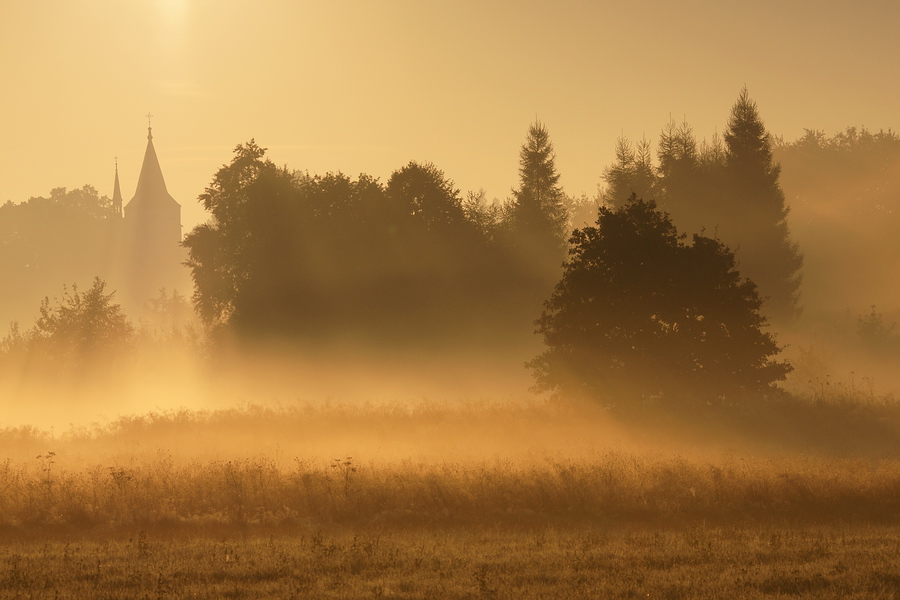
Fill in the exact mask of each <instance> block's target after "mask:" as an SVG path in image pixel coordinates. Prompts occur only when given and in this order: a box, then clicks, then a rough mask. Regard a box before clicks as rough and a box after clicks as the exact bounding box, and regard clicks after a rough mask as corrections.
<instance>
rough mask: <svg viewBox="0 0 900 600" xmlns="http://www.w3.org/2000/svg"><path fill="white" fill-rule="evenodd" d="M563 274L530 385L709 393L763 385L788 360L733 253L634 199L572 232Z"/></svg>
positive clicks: (624, 397) (622, 397) (643, 393)
mask: <svg viewBox="0 0 900 600" xmlns="http://www.w3.org/2000/svg"><path fill="white" fill-rule="evenodd" d="M570 244H571V246H570V249H569V256H568V259H567V261H566V263H565V266H564V272H563V276H562V279H561V280H560V281H559V283H558V284H557V285H556V288H555V290H554V292H553V294H552V296H551V297H550V299H549V300H548V301H547V302H546V303H545V309H544V311H543V313H542V315H541V317H540V319H539V320H538V321H537V332H538V333H540V334H542V335H543V338H544V342H545V344H546V345H547V349H546V350H545V351H544V352H543V353H542V354H541V355H539V356H538V357H536V358H535V359H533V360H532V361H531V362H530V363H529V366H530V367H531V369H532V370H533V374H534V376H535V379H536V388H537V389H538V390H541V391H555V392H557V393H559V394H561V395H572V396H587V397H591V398H595V399H601V400H603V401H605V402H608V403H611V404H616V403H624V402H627V401H628V400H635V399H637V398H645V399H646V398H648V397H662V398H663V399H664V400H672V399H673V398H685V397H687V398H692V399H700V400H703V401H709V400H714V399H720V398H723V397H725V398H732V399H733V398H736V397H738V396H740V395H743V394H748V393H758V392H763V391H765V390H766V389H768V388H769V387H770V386H771V385H772V384H773V383H774V382H776V381H779V380H781V379H783V378H784V376H785V375H786V374H787V373H788V372H789V371H790V366H789V365H788V364H786V363H783V362H777V361H775V360H773V357H774V356H775V355H776V354H778V353H779V351H780V348H779V347H778V345H777V344H776V342H775V340H774V338H773V337H772V336H771V335H770V334H768V333H765V332H763V331H762V328H763V326H764V325H765V322H766V321H765V318H764V317H763V316H762V315H761V314H760V312H759V308H760V300H759V297H758V296H757V293H756V286H755V285H754V284H753V283H752V282H751V281H750V280H748V279H742V278H741V276H740V274H739V273H738V271H737V270H736V269H735V260H734V255H733V254H732V252H731V251H730V250H729V249H728V248H727V247H725V246H724V245H723V244H722V243H720V242H718V241H717V240H714V239H710V238H708V237H704V236H700V235H694V237H693V243H692V244H690V245H688V244H686V243H685V236H684V235H679V234H678V232H677V230H676V228H675V226H674V225H673V223H672V221H671V219H670V218H669V216H668V214H666V213H663V212H661V211H659V210H658V209H657V208H656V204H655V202H653V201H644V200H640V199H637V198H636V197H634V196H633V197H632V198H631V199H630V200H629V201H628V202H627V203H626V204H625V205H624V206H622V207H620V208H618V209H615V210H613V209H610V208H608V207H602V208H601V209H600V211H599V216H598V218H597V222H596V226H594V227H585V228H583V229H579V230H576V231H575V233H574V234H573V236H572V238H571V240H570Z"/></svg>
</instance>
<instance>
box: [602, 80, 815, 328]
mask: <svg viewBox="0 0 900 600" xmlns="http://www.w3.org/2000/svg"><path fill="white" fill-rule="evenodd" d="M638 150H639V151H638V152H634V151H633V150H632V149H631V145H630V143H629V142H628V141H627V140H620V141H619V142H618V145H617V152H616V161H615V162H614V163H613V165H612V166H611V167H609V168H608V169H607V170H606V171H605V172H604V180H605V182H606V188H605V189H604V190H603V191H602V195H601V197H602V198H603V199H604V200H605V202H606V203H607V204H608V205H611V206H614V207H616V206H621V205H622V203H623V202H624V199H625V198H626V197H627V196H626V194H629V193H631V192H635V193H637V194H638V195H639V196H640V195H641V194H643V197H645V198H655V199H657V200H658V201H659V204H660V206H661V207H662V208H663V209H664V210H665V211H666V212H668V213H669V214H670V215H671V216H672V219H673V220H674V222H675V223H676V224H677V225H678V227H679V228H680V229H681V230H682V231H686V232H690V233H700V234H706V233H707V232H708V233H710V234H712V235H713V236H714V237H716V238H717V239H721V240H722V241H723V242H724V243H726V244H727V245H728V246H729V247H731V248H734V249H735V253H736V256H737V261H738V263H739V264H740V266H741V271H742V272H743V273H744V274H745V275H747V276H748V277H749V278H750V279H752V280H753V281H754V282H756V283H757V285H758V286H759V293H760V295H761V297H762V299H763V302H764V304H763V310H764V312H765V314H766V315H767V316H768V317H770V318H772V319H773V320H777V321H779V322H786V321H790V320H792V319H793V318H795V317H796V316H797V315H798V313H799V288H800V279H801V273H800V269H801V267H802V265H803V257H802V255H801V254H800V252H799V248H798V246H797V244H796V243H794V241H793V240H792V238H791V232H790V230H789V227H788V220H787V217H788V213H789V208H788V205H787V202H786V201H785V196H784V193H783V192H782V190H781V187H780V183H779V176H780V168H779V166H778V164H777V163H776V162H775V160H774V158H773V144H772V139H771V136H770V135H769V133H768V132H767V131H766V128H765V125H764V123H763V121H762V119H761V117H760V115H759V110H758V109H757V106H756V103H755V102H754V101H753V100H751V99H750V96H749V93H748V92H747V89H746V88H745V89H743V90H742V91H741V94H740V96H739V97H738V100H737V101H736V102H735V104H734V106H733V107H732V109H731V115H730V118H729V120H728V123H727V127H726V129H725V135H724V142H723V140H722V139H721V138H720V137H719V136H718V135H714V136H713V138H712V140H711V141H709V142H707V141H706V140H703V141H702V142H701V143H698V142H697V139H696V138H695V136H694V132H693V129H692V128H691V126H690V125H689V124H688V123H686V122H683V123H681V124H676V123H675V121H672V120H670V121H669V123H668V124H667V125H666V126H665V127H664V128H663V130H662V131H661V133H660V137H659V144H658V146H657V160H658V166H657V167H656V170H655V174H654V175H653V177H652V178H650V181H649V182H648V181H647V175H646V173H647V171H648V170H651V171H652V169H648V168H647V167H646V166H645V165H646V163H648V162H649V160H648V159H649V157H648V153H647V152H646V150H642V147H641V146H638Z"/></svg>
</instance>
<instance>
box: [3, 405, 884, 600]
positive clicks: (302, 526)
mask: <svg viewBox="0 0 900 600" xmlns="http://www.w3.org/2000/svg"><path fill="white" fill-rule="evenodd" d="M845 400H846V399H840V398H837V399H835V398H833V399H831V401H828V402H825V401H821V400H820V401H812V400H810V399H806V400H802V401H801V400H798V399H792V400H785V399H781V400H777V401H776V400H771V401H766V402H761V403H760V405H759V406H757V407H756V408H755V409H754V410H753V411H752V413H750V412H746V411H740V410H736V409H722V408H715V409H708V410H705V411H701V412H699V413H698V412H696V411H695V412H694V413H693V414H690V415H688V414H681V413H679V412H678V411H648V410H644V411H636V412H632V413H628V414H625V413H618V414H616V415H612V414H610V413H609V412H607V411H605V410H602V409H599V408H597V407H590V406H568V405H561V404H556V403H548V402H542V401H537V400H534V399H531V400H517V401H513V400H510V401H507V402H482V401H479V402H472V403H456V402H454V403H441V402H430V401H425V400H422V401H419V402H407V403H386V404H371V403H364V404H340V403H335V402H328V401H326V402H321V403H304V402H299V401H298V402H294V403H269V404H267V405H261V404H247V405H243V406H240V407H236V408H230V409H221V410H171V411H158V412H151V413H146V414H143V415H135V416H130V417H120V418H117V419H115V420H113V421H111V422H107V423H102V424H94V425H90V426H80V427H75V426H73V427H71V428H70V429H69V430H68V431H65V432H63V433H58V432H54V431H47V430H40V429H37V428H34V427H16V428H7V429H4V430H0V456H2V457H4V458H3V459H2V461H0V539H2V543H0V597H2V598H88V597H91V598H260V597H272V598H291V597H296V598H305V597H309V598H368V597H371V598H379V597H380V598H507V597H509V598H512V597H517V598H561V597H567V598H598V597H605V598H638V597H641V598H646V597H656V598H698V597H708V598H721V597H734V598H738V597H740V598H763V597H792V598H803V597H808V598H853V597H859V598H879V597H881V598H895V597H898V596H900V560H898V558H897V557H898V556H900V536H898V525H900V446H898V437H900V436H898V435H897V433H898V432H897V424H898V423H900V419H898V418H897V417H898V416H900V408H898V406H897V405H896V403H894V402H893V401H892V400H885V401H883V402H881V403H871V402H870V403H869V404H864V403H861V402H858V401H855V400H854V401H853V402H850V401H845Z"/></svg>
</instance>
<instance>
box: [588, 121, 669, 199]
mask: <svg viewBox="0 0 900 600" xmlns="http://www.w3.org/2000/svg"><path fill="white" fill-rule="evenodd" d="M603 180H604V181H605V182H606V188H605V189H603V191H602V192H601V195H600V197H601V199H602V200H603V202H604V203H606V204H607V205H609V206H614V207H619V206H624V205H625V203H626V202H627V201H628V198H630V197H631V195H632V194H635V195H637V197H638V198H645V199H648V200H649V199H653V198H655V197H656V172H655V169H654V167H653V154H652V150H651V147H650V142H648V141H647V140H646V139H642V140H641V141H640V142H638V144H637V147H636V148H635V147H633V146H632V144H631V142H630V141H629V140H628V139H626V138H625V137H620V138H619V139H618V140H616V162H615V163H613V164H612V165H611V166H609V167H607V168H606V169H604V171H603Z"/></svg>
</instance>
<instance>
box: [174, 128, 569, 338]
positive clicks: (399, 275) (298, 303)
mask: <svg viewBox="0 0 900 600" xmlns="http://www.w3.org/2000/svg"><path fill="white" fill-rule="evenodd" d="M550 166H551V167H552V161H551V165H550ZM541 181H544V183H546V182H547V181H553V182H555V173H552V172H551V173H547V172H545V173H544V179H542V180H541ZM529 189H530V188H529ZM542 189H543V188H542ZM548 189H550V191H552V192H553V193H554V194H557V193H558V192H559V190H558V188H556V187H554V186H553V185H551V186H550V188H548ZM545 192H547V189H543V191H542V192H541V193H545ZM529 193H530V192H529ZM529 197H531V196H529ZM554 198H556V196H554ZM200 199H201V201H202V202H203V204H204V206H205V207H206V208H207V209H208V210H209V211H210V212H211V214H212V217H213V218H212V219H211V220H210V221H209V222H208V223H206V224H204V225H201V226H199V227H197V228H195V229H194V230H193V231H192V232H190V233H189V234H188V235H187V237H186V238H185V241H184V245H185V246H186V247H187V248H188V249H189V250H190V258H189V261H188V264H189V266H190V267H191V270H192V275H193V278H194V283H195V302H196V304H197V307H198V309H199V313H200V315H201V316H202V318H203V319H204V321H205V322H206V323H207V324H208V325H210V326H213V327H214V328H226V329H228V330H230V331H232V332H236V333H238V334H239V335H241V336H243V337H260V336H261V337H271V336H278V337H283V338H289V339H296V340H321V339H322V338H323V337H325V338H341V339H354V340H355V339H359V338H361V339H362V340H364V341H378V342H383V341H391V342H393V341H398V342H402V343H405V341H404V340H406V341H409V340H418V341H426V340H429V339H433V338H435V337H455V336H461V335H463V332H466V331H468V332H470V333H471V332H473V331H478V332H479V333H478V334H477V335H480V336H485V335H489V332H491V331H493V329H492V328H495V327H496V326H497V325H496V324H498V323H501V322H505V323H509V322H510V321H511V319H512V316H511V315H516V316H517V317H521V316H522V313H523V311H524V308H523V307H525V306H528V307H530V308H529V311H530V314H532V315H533V314H534V313H533V311H534V309H535V308H536V306H535V304H536V302H538V300H537V299H536V298H535V302H534V303H529V302H526V301H524V300H522V297H523V296H522V294H521V293H520V289H521V288H525V287H528V286H529V285H531V284H533V279H534V276H533V272H534V271H536V270H537V269H536V268H533V267H532V266H531V265H529V264H527V263H523V262H521V260H520V256H519V254H518V253H517V252H515V251H514V250H513V249H511V248H510V247H509V246H507V245H505V244H507V242H508V237H507V236H505V235H502V234H501V233H500V232H501V231H503V230H506V225H505V224H504V223H501V221H502V220H503V219H502V217H503V213H502V211H501V210H500V209H491V208H490V207H487V206H485V205H483V204H482V203H481V200H479V199H478V198H477V197H476V198H471V197H470V199H469V201H468V202H463V200H462V199H461V198H460V195H459V191H458V190H457V189H456V187H455V186H454V184H453V182H452V180H450V179H449V178H448V177H447V176H446V175H445V174H444V173H443V172H442V171H441V170H440V169H438V168H437V167H435V166H434V165H433V164H430V163H418V162H410V163H408V164H407V165H405V166H404V167H402V168H400V169H398V170H397V171H395V172H394V173H393V174H392V175H391V176H390V178H389V179H388V181H387V184H385V185H382V184H381V183H380V182H379V181H378V180H376V179H374V178H371V177H369V176H366V175H360V176H359V177H358V178H357V179H355V180H354V179H351V178H349V177H347V176H345V175H343V174H341V173H329V174H326V175H322V176H320V175H309V174H306V173H298V172H290V171H288V170H287V169H285V168H279V167H276V166H275V165H274V164H273V163H272V162H271V161H270V160H268V159H267V158H266V157H265V150H264V149H262V148H260V147H259V146H258V145H257V144H256V143H255V142H253V141H251V142H250V143H248V144H244V145H241V146H238V147H237V148H236V149H235V155H234V159H233V160H232V162H231V163H230V164H228V165H225V166H223V167H222V168H221V169H220V170H219V172H218V173H216V175H215V177H214V178H213V181H212V183H211V185H210V186H209V188H208V189H207V190H206V192H205V193H204V194H203V195H202V196H201V197H200ZM523 282H525V283H523ZM532 287H533V286H532ZM532 295H533V294H532ZM529 298H530V296H529ZM527 322H528V318H527V317H526V318H524V319H522V320H521V321H520V322H519V326H521V325H524V324H527ZM517 327H518V326H517ZM522 330H523V334H525V335H527V327H522ZM481 332H484V333H481Z"/></svg>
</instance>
